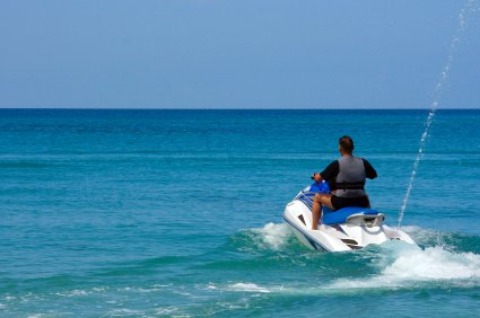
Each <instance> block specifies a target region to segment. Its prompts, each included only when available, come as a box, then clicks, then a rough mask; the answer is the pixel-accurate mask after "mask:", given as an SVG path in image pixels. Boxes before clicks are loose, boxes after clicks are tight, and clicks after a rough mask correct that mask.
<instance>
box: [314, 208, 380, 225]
mask: <svg viewBox="0 0 480 318" xmlns="http://www.w3.org/2000/svg"><path fill="white" fill-rule="evenodd" d="M322 210H323V217H322V223H323V224H326V225H332V224H339V223H347V221H348V219H349V218H350V217H351V216H353V215H355V216H358V215H370V216H377V215H380V214H381V213H380V212H378V211H376V210H372V209H369V208H361V207H353V206H352V207H350V206H349V207H346V208H342V209H339V210H336V211H333V210H330V209H328V208H326V207H322Z"/></svg>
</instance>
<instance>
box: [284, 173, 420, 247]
mask: <svg viewBox="0 0 480 318" xmlns="http://www.w3.org/2000/svg"><path fill="white" fill-rule="evenodd" d="M329 191H330V189H329V186H328V183H326V182H325V181H323V182H322V183H314V184H312V185H311V186H308V187H306V188H305V189H304V190H303V191H301V192H300V193H299V194H298V195H297V196H296V197H295V198H294V199H293V200H292V201H291V202H290V203H288V204H287V206H286V207H285V212H284V214H283V219H284V220H285V222H287V223H288V224H289V225H290V226H291V227H292V228H293V230H294V233H295V235H296V236H297V238H298V239H299V240H300V241H301V242H302V243H303V244H304V245H305V246H307V247H308V248H310V249H314V250H323V251H328V252H341V251H350V250H355V249H361V248H364V247H365V246H368V245H370V244H377V245H379V244H382V243H385V242H387V241H390V240H400V241H403V242H406V243H408V244H415V245H416V243H415V242H414V241H413V239H412V238H411V237H410V236H409V235H408V234H407V233H405V232H403V231H402V230H400V229H393V228H391V227H389V226H387V225H385V224H384V221H385V214H383V213H381V212H378V211H376V210H373V209H369V208H361V207H346V208H342V209H339V210H336V211H332V210H329V209H327V208H326V207H322V211H323V216H322V219H321V220H320V221H321V222H320V223H319V226H318V230H312V203H313V197H314V196H315V194H316V193H319V192H320V193H328V192H329Z"/></svg>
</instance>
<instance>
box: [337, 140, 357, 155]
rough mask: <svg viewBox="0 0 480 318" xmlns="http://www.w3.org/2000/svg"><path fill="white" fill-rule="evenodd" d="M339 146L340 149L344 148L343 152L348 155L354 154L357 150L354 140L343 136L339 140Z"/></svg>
mask: <svg viewBox="0 0 480 318" xmlns="http://www.w3.org/2000/svg"><path fill="white" fill-rule="evenodd" d="M338 144H339V145H340V147H342V149H343V151H345V152H346V153H349V154H351V153H352V152H353V149H355V146H354V145H353V140H352V138H350V137H349V136H342V137H340V139H339V140H338Z"/></svg>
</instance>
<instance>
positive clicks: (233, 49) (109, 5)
mask: <svg viewBox="0 0 480 318" xmlns="http://www.w3.org/2000/svg"><path fill="white" fill-rule="evenodd" d="M470 1H473V3H474V5H475V7H476V8H479V7H480V4H479V3H478V2H480V0H470ZM464 3H465V2H464V1H462V0H442V1H438V0H422V1H418V0H404V1H394V0H391V1H390V0H377V1H369V0H365V1H358V0H341V1H323V0H304V1H298V0H296V1H293V0H291V1H290V0H289V1H286V0H236V1H234V0H142V1H133V0H131V1H126V0H109V1H107V0H72V1H65V0H44V1H39V0H30V1H25V0H2V1H0V107H2V108H17V107H29V108H36V107H38V108H57V107H58V108H76V107H79V108H315V109H330V108H428V107H429V106H430V105H431V103H432V99H433V98H434V97H433V95H434V90H435V86H436V83H437V81H438V79H439V78H440V76H441V72H442V70H443V68H444V66H445V64H446V62H447V59H448V55H449V52H450V47H451V43H452V37H453V36H454V35H455V30H456V29H457V28H458V15H459V12H460V10H461V9H462V7H463V6H464ZM479 34H480V10H476V12H473V11H472V12H471V14H470V15H469V19H468V20H467V25H466V29H465V31H464V32H463V34H462V35H461V42H460V43H459V44H458V45H457V49H456V52H455V55H454V56H453V59H452V63H451V70H450V72H449V73H448V78H447V80H446V82H445V85H444V86H443V88H442V92H441V97H442V98H441V99H440V101H439V106H438V107H439V108H480V36H478V35H479Z"/></svg>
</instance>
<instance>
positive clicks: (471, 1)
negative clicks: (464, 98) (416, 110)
mask: <svg viewBox="0 0 480 318" xmlns="http://www.w3.org/2000/svg"><path fill="white" fill-rule="evenodd" d="M479 10H480V4H479V1H478V0H467V1H466V3H465V5H464V6H463V8H462V9H461V10H460V13H459V14H458V26H457V29H456V30H455V33H454V35H453V37H452V41H451V44H450V50H449V52H448V56H447V61H446V63H445V66H444V67H443V69H442V72H441V73H440V77H439V79H438V80H437V82H436V85H435V89H434V91H433V98H432V104H431V105H430V108H429V109H430V111H429V112H428V117H427V120H426V122H425V129H424V131H423V134H422V136H421V138H420V143H419V147H418V152H417V156H416V158H415V161H414V162H413V167H412V173H411V174H410V180H409V182H408V187H407V191H406V192H405V196H404V197H403V201H402V207H401V208H400V213H399V214H398V225H397V227H398V228H400V226H401V225H402V221H403V215H404V214H405V210H406V208H407V205H408V201H409V199H410V194H411V193H412V190H413V182H414V181H415V176H416V175H417V170H418V166H419V164H420V161H421V160H422V158H423V152H424V148H425V144H426V142H427V137H428V132H429V130H430V126H431V125H432V122H433V118H434V117H435V111H436V110H437V107H438V103H439V102H440V99H441V95H442V92H443V87H444V86H445V83H446V82H447V79H448V75H449V73H450V69H451V67H452V63H453V58H454V56H455V53H456V51H457V46H458V44H459V43H460V40H461V39H462V36H463V34H464V31H465V29H466V27H467V21H468V18H469V15H470V14H473V13H475V12H477V11H479Z"/></svg>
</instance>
